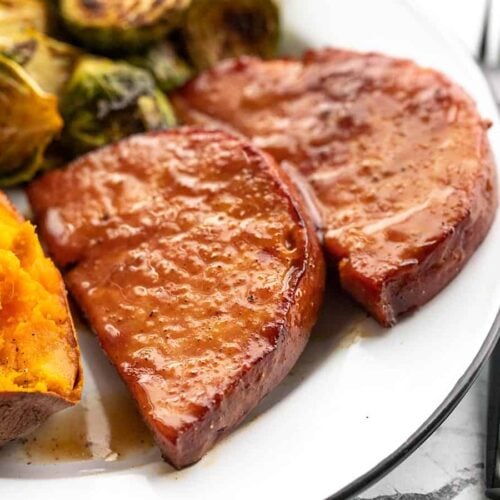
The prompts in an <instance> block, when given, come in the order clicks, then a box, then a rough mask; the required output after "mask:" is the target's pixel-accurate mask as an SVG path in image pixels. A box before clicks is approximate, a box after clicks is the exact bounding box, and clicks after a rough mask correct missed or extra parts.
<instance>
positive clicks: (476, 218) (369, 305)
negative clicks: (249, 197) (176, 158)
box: [173, 49, 496, 326]
mask: <svg viewBox="0 0 500 500" xmlns="http://www.w3.org/2000/svg"><path fill="white" fill-rule="evenodd" d="M173 102H174V105H175V107H176V110H177V112H178V114H179V115H180V117H181V119H182V120H184V122H186V123H189V124H201V123H202V124H209V125H215V126H217V127H225V128H228V129H231V130H233V131H236V132H238V133H240V134H243V135H244V136H247V137H249V138H250V139H251V140H252V141H253V143H254V144H255V145H256V146H258V147H261V148H263V149H264V150H265V151H267V152H268V153H270V154H271V155H272V156H273V157H274V158H275V159H276V160H277V161H278V162H280V163H281V165H282V166H284V167H285V168H288V169H289V170H290V171H292V170H294V171H297V172H298V173H299V174H300V177H301V178H302V179H303V180H305V181H306V184H307V185H308V186H309V187H310V188H311V190H312V192H313V194H314V197H315V200H316V203H317V208H318V210H319V213H320V215H321V222H320V224H321V228H322V230H323V232H324V246H325V248H326V251H327V253H328V254H329V255H330V257H331V258H332V259H333V261H334V263H336V264H337V265H338V270H339V275H340V280H341V283H342V286H343V287H344V288H345V289H346V290H347V291H348V292H349V293H350V294H351V295H352V296H353V297H354V298H355V299H357V300H358V301H359V302H360V303H361V304H363V305H364V306H365V307H366V309H368V311H370V312H371V314H373V316H374V317H375V318H376V319H377V320H378V321H379V322H380V323H381V324H383V325H386V326H388V325H392V324H393V323H394V322H395V321H396V318H397V316H398V315H400V314H401V313H404V312H406V311H408V310H411V309H413V308H415V307H417V306H420V305H422V304H424V303H425V302H427V301H428V300H429V299H431V298H432V297H433V296H434V295H435V294H436V293H437V292H439V291H440V290H441V289H442V288H443V287H444V286H445V285H446V284H447V283H448V282H449V281H450V280H451V279H452V278H453V277H454V276H455V275H456V274H457V273H458V272H459V271H460V269H461V268H462V267H463V266H464V264H465V262H466V261H467V259H468V258H469V257H470V256H471V254H472V253H473V252H474V250H475V249H476V247H477V246H478V245H479V243H480V242H481V241H482V240H483V238H484V237H485V235H486V233H487V231H488V229H489V227H490V225H491V222H492V219H493V216H494V213H495V208H496V179H495V172H494V164H493V161H492V157H491V153H490V148H489V145H488V140H487V134H486V130H487V128H488V123H487V122H485V121H483V120H482V119H481V118H480V116H479V115H478V112H477V111H476V108H475V105H474V103H473V102H472V100H471V99H470V98H469V97H468V96H467V95H466V94H465V92H464V91H463V90H462V89H461V88H459V87H458V86H457V85H455V84H453V83H452V82H450V81H449V80H448V79H447V78H446V77H444V76H443V75H442V74H440V73H438V72H436V71H433V70H430V69H424V68H421V67H419V66H417V65H416V64H414V63H413V62H410V61H406V60H398V59H393V58H390V57H386V56H383V55H380V54H373V53H368V54H364V53H357V52H351V51H346V50H336V49H325V50H320V51H311V52H308V53H306V55H305V56H304V57H303V59H299V60H293V59H281V60H273V61H262V60H260V59H256V58H242V59H237V60H230V61H226V62H222V63H221V64H219V65H218V66H216V67H215V68H214V69H212V70H209V71H207V72H205V73H203V74H201V75H200V76H199V77H197V78H196V79H195V80H193V81H192V82H190V83H189V84H187V85H186V86H185V87H184V88H182V89H181V90H180V91H179V92H178V93H177V94H176V95H175V96H174V98H173Z"/></svg>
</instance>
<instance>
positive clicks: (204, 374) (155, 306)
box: [28, 128, 324, 467]
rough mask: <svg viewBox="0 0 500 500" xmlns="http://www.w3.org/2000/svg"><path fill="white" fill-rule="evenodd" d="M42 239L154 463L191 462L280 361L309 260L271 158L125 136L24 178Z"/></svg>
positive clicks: (303, 297)
mask: <svg viewBox="0 0 500 500" xmlns="http://www.w3.org/2000/svg"><path fill="white" fill-rule="evenodd" d="M28 192H29V199H30V201H31V204H32V207H33V210H34V213H35V216H36V219H37V221H38V224H39V227H40V230H41V233H42V235H43V237H44V239H45V242H46V243H47V245H48V248H49V250H50V252H51V254H52V255H53V256H54V258H55V260H56V261H57V263H58V264H59V265H60V266H61V267H62V268H63V269H64V270H65V279H66V283H67V284H68V287H69V289H70V291H71V292H72V294H73V296H74V298H75V299H76V300H77V302H78V304H79V305H80V307H81V309H82V310H83V312H84V314H85V315H86V317H87V318H88V320H89V322H90V324H91V326H92V328H93V329H94V331H95V333H96V334H97V336H98V338H99V340H100V342H101V344H102V347H103V348H104V350H105V352H106V354H107V355H108V357H109V359H110V360H111V362H112V363H113V364H114V366H115V367H116V369H117V370H118V372H119V374H120V376H121V377H122V378H123V380H124V381H125V383H126V384H127V385H128V387H129V389H130V391H131V392H132V395H133V397H134V398H135V400H136V402H137V405H138V408H139V410H140V412H141V414H142V416H143V417H144V419H145V421H146V423H147V424H148V425H149V427H150V428H151V429H152V431H153V433H154V435H155V437H156V440H157V442H158V443H159V445H160V447H161V450H162V452H163V455H164V457H165V459H166V460H168V461H169V462H171V463H172V464H173V465H174V466H175V467H183V466H186V465H188V464H191V463H193V462H195V461H197V460H199V459H200V458H201V457H202V455H203V454H204V453H205V452H206V451H207V450H208V449H209V448H210V447H212V445H213V444H214V442H215V441H216V439H217V438H218V437H219V436H221V435H223V434H225V433H227V432H228V431H229V430H230V429H231V428H233V427H234V426H235V425H237V424H238V423H239V422H240V421H241V420H242V419H243V418H244V417H245V415H247V413H248V412H249V411H250V410H251V409H252V408H253V407H254V406H255V405H256V404H257V403H258V402H259V401H260V400H261V398H262V397H263V396H265V395H266V394H267V393H268V392H269V391H270V390H271V389H272V388H273V387H274V386H276V385H277V384H278V383H279V382H280V381H281V379H282V378H283V377H284V376H285V375H286V374H287V373H288V371H289V370H290V368H291V367H292V366H293V365H294V363H295V361H296V360H297V358H298V356H299V354H300V353H301V352H302V350H303V348H304V345H305V344H306V342H307V339H308V337H309V332H310V330H311V328H312V326H313V324H314V322H315V321H316V317H317V313H318V309H319V306H320V302H321V299H322V294H323V287H324V262H323V257H322V254H321V249H320V245H319V243H318V240H317V237H316V234H315V231H314V229H313V227H312V224H311V222H310V220H309V219H308V216H307V214H306V212H305V211H304V209H303V208H302V206H301V204H300V201H297V200H298V199H299V198H296V197H295V196H294V188H293V186H292V185H291V183H290V181H289V180H288V178H287V177H286V176H285V175H283V173H282V172H280V170H279V168H278V167H277V165H276V164H275V162H274V160H273V159H272V158H271V157H269V156H267V155H265V154H264V153H262V152H260V151H259V150H257V149H256V148H255V147H254V146H252V145H250V144H249V143H248V142H247V141H246V140H241V139H239V138H235V137H234V136H231V135H229V134H227V133H225V132H217V131H204V130H201V129H192V128H182V129H178V130H173V131H167V132H159V133H151V134H147V135H142V136H135V137H132V138H129V139H126V140H124V141H122V142H120V143H118V144H116V145H112V146H109V147H106V148H104V149H102V150H99V151H96V152H93V153H90V154H88V155H86V156H84V157H82V158H80V159H78V160H76V161H75V162H73V163H72V164H71V165H70V166H69V167H68V168H66V169H65V170H60V171H53V172H50V173H48V174H46V175H45V176H44V177H42V178H41V179H39V180H37V181H35V182H34V183H33V184H32V185H31V186H30V187H29V191H28Z"/></svg>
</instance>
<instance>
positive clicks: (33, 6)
mask: <svg viewBox="0 0 500 500" xmlns="http://www.w3.org/2000/svg"><path fill="white" fill-rule="evenodd" d="M49 20H50V16H49V7H48V5H47V4H46V3H45V2H44V1H43V0H0V34H2V35H3V34H8V33H15V32H17V31H22V30H24V29H30V28H32V29H36V30H38V31H40V32H42V33H46V32H47V31H48V29H49V25H50V22H49Z"/></svg>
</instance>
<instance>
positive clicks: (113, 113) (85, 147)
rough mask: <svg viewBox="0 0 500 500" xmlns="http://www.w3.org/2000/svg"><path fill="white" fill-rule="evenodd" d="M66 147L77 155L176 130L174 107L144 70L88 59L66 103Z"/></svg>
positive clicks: (81, 65) (76, 75)
mask: <svg viewBox="0 0 500 500" xmlns="http://www.w3.org/2000/svg"><path fill="white" fill-rule="evenodd" d="M61 110H62V114H63V117H64V121H65V129H64V132H63V143H64V144H65V145H66V147H67V148H68V149H69V151H70V152H71V153H72V154H74V155H79V154H82V153H85V152H87V151H90V150H92V149H95V148H98V147H100V146H104V145H105V144H108V143H110V142H114V141H117V140H119V139H121V138H123V137H125V136H127V135H131V134H134V133H138V132H144V131H146V130H157V129H162V128H168V127H171V126H173V125H175V115H174V113H173V111H172V108H171V106H170V103H169V102H168V100H167V98H166V97H165V96H164V95H163V94H162V92H161V91H160V90H159V89H158V88H157V87H156V84H155V82H154V79H153V77H152V76H151V75H150V74H149V73H148V72H147V71H144V70H143V69H140V68H137V67H135V66H132V65H130V64H127V63H124V62H114V61H110V60H109V59H102V58H96V57H90V56H87V57H83V58H81V59H80V61H79V63H78V65H77V66H76V68H75V71H74V73H73V76H72V77H71V79H70V81H69V82H68V85H67V86H66V90H65V92H64V94H63V96H62V99H61Z"/></svg>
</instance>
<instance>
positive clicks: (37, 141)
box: [0, 55, 62, 186]
mask: <svg viewBox="0 0 500 500" xmlns="http://www.w3.org/2000/svg"><path fill="white" fill-rule="evenodd" d="M0 109H1V110H2V112H1V113H0V185H1V186H12V185H14V184H19V183H21V182H24V181H28V180H30V179H31V178H32V177H33V176H34V175H35V173H36V172H37V171H38V170H39V169H40V168H41V166H42V164H43V159H44V152H45V149H46V147H47V145H48V144H49V143H50V142H51V141H52V139H53V138H54V137H55V136H57V135H58V133H59V131H60V130H61V128H62V120H61V117H60V115H59V112H58V110H57V98H56V97H55V96H53V95H51V94H48V93H46V92H44V91H43V90H42V89H41V88H40V87H39V86H38V84H37V83H36V82H35V81H34V80H33V79H32V78H31V77H30V76H29V74H28V73H27V72H26V71H25V70H24V69H23V68H22V67H21V66H20V65H19V64H17V63H16V62H14V61H13V60H11V59H8V58H6V57H4V56H2V55H0Z"/></svg>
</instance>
